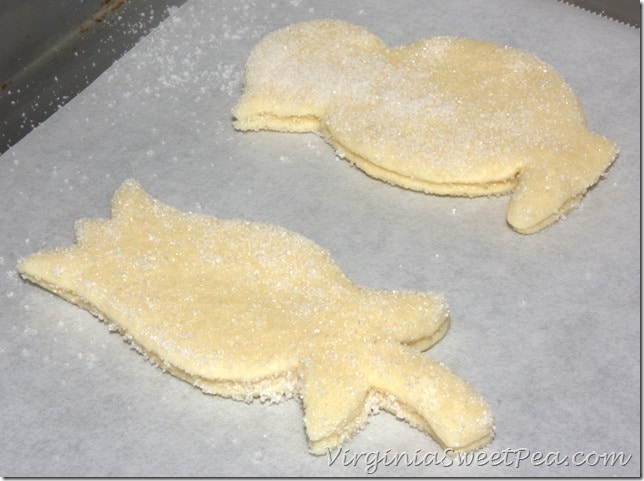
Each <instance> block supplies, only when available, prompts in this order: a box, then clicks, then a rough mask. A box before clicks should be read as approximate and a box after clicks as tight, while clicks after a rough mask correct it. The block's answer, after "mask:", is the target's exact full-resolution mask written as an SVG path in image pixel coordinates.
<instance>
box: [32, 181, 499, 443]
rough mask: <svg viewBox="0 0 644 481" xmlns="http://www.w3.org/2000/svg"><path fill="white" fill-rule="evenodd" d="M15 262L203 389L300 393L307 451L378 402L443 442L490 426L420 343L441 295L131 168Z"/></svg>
mask: <svg viewBox="0 0 644 481" xmlns="http://www.w3.org/2000/svg"><path fill="white" fill-rule="evenodd" d="M19 270H20V272H21V273H22V275H23V276H24V277H26V278H27V279H29V280H31V281H33V282H35V283H38V284H40V285H41V286H43V287H45V288H47V289H49V290H51V291H52V292H54V293H56V294H58V295H60V296H61V297H63V298H65V299H67V300H69V301H71V302H73V303H75V304H77V305H79V306H81V307H83V308H85V309H87V310H88V311H90V312H91V313H93V314H94V315H96V316H97V317H99V318H100V319H102V320H104V321H105V322H106V323H108V325H109V326H110V329H114V330H117V331H118V332H120V333H121V334H123V335H124V336H125V338H126V340H128V341H129V342H130V343H131V344H132V345H133V346H134V347H135V348H136V349H137V350H138V351H140V352H141V353H143V354H144V355H146V357H148V358H149V359H150V360H151V361H152V362H153V363H155V364H156V365H158V366H159V367H161V368H162V369H164V370H165V371H167V372H169V373H171V374H173V375H175V376H177V377H179V378H181V379H184V380H186V381H188V382H190V383H192V384H193V385H195V386H197V387H199V388H201V389H203V390H204V391H205V392H208V393H213V394H219V395H223V396H228V397H232V398H234V399H238V400H243V401H251V400H252V399H254V398H259V399H262V400H266V401H272V402H277V401H280V400H282V399H285V398H288V397H291V396H294V395H297V396H300V397H301V398H302V401H303V405H304V410H305V416H306V431H307V435H308V437H309V442H310V448H311V451H312V452H314V453H316V454H324V453H325V452H326V449H327V448H330V449H333V448H334V447H335V446H337V445H338V444H339V443H342V442H344V441H345V440H347V439H349V438H350V437H351V436H353V434H355V432H356V430H357V429H359V428H361V427H362V426H364V424H365V423H366V422H367V417H368V415H369V413H370V412H372V411H373V409H374V407H375V406H377V407H381V408H383V409H385V410H389V411H391V412H393V413H394V414H396V415H397V416H400V417H402V418H404V419H405V420H407V421H409V422H410V423H411V424H412V425H414V426H416V427H418V428H420V429H422V430H424V431H426V432H427V433H429V434H431V435H432V436H434V437H435V439H436V440H437V441H438V442H439V443H441V444H442V445H444V446H446V447H450V448H453V449H461V450H469V449H476V448H479V447H481V446H482V445H484V444H486V443H487V442H488V441H489V440H490V439H491V437H492V428H493V427H492V417H491V414H490V411H489V407H488V406H487V404H486V403H485V401H483V399H482V398H481V397H480V396H479V394H477V393H476V391H474V389H473V388H472V387H471V386H470V385H469V384H467V383H466V382H465V381H464V380H463V379H461V378H460V377H458V376H457V375H456V374H454V373H453V372H452V371H450V370H449V369H447V368H446V367H445V366H443V365H442V363H437V362H435V361H432V360H431V359H429V358H427V357H424V356H422V355H421V354H420V352H419V351H420V350H424V349H427V348H428V347H430V346H431V345H433V344H434V343H436V342H437V341H438V340H440V338H442V336H443V335H444V334H445V332H446V330H447V326H448V324H449V321H448V309H447V304H446V302H445V299H444V298H443V296H442V295H440V294H436V293H423V292H405V291H391V292H389V291H378V290H371V289H365V288H362V287H359V286H357V285H355V284H353V283H352V282H351V281H350V280H349V279H347V278H346V276H345V275H344V274H343V273H342V271H341V270H340V269H339V268H338V267H337V265H336V264H335V263H334V262H333V260H332V259H331V257H330V255H329V253H328V252H326V251H324V250H323V249H321V248H320V247H319V246H317V245H316V244H314V243H313V242H312V241H310V240H308V239H306V238H304V237H302V236H300V235H297V234H295V233H293V232H291V231H287V230H284V229H281V228H278V227H276V226H272V225H267V224H259V223H251V222H247V221H242V220H220V219H215V218H209V217H204V216H200V215H197V214H188V213H184V212H180V211H177V210H175V209H173V208H171V207H169V206H166V205H164V204H161V203H160V202H158V201H156V200H155V199H153V198H151V197H150V196H148V195H147V194H146V193H145V192H144V191H143V190H142V189H141V187H140V186H139V185H138V184H136V183H135V182H133V181H129V182H126V183H125V184H124V185H123V186H122V187H121V188H120V189H119V191H118V192H117V194H116V195H115V198H114V200H113V203H112V218H111V219H109V220H99V219H84V220H81V221H79V222H77V225H76V244H75V245H74V246H72V247H70V248H67V249H60V250H56V251H49V252H40V253H36V254H34V255H32V256H30V257H28V258H27V259H25V260H23V261H22V262H21V263H20V266H19Z"/></svg>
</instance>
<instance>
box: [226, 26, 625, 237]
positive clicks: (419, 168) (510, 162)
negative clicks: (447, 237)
mask: <svg viewBox="0 0 644 481" xmlns="http://www.w3.org/2000/svg"><path fill="white" fill-rule="evenodd" d="M233 115H234V117H235V122H234V125H235V128H237V129H239V130H260V129H267V130H277V131H284V132H318V133H319V134H321V135H322V136H323V137H324V138H325V139H326V140H327V141H328V142H329V143H330V144H331V145H332V146H333V147H334V148H335V149H336V151H337V152H338V154H339V155H340V156H342V157H345V158H347V159H348V160H349V161H351V162H352V163H354V164H355V165H356V166H357V167H359V168H360V169H362V170H363V171H364V172H366V173H367V174H369V175H371V176H373V177H375V178H378V179H381V180H384V181H387V182H390V183H392V184H396V185H399V186H402V187H405V188H409V189H413V190H418V191H423V192H426V193H432V194H439V195H457V196H480V195H490V194H503V193H507V192H510V191H513V193H512V197H511V199H510V202H509V205H508V211H507V221H508V223H509V224H510V225H511V226H512V227H513V228H514V229H515V230H516V231H518V232H521V233H525V234H528V233H533V232H537V231H539V230H541V229H543V228H544V227H546V226H548V225H550V224H552V223H553V222H555V221H556V220H557V219H559V218H560V217H561V216H563V215H564V214H565V213H566V212H567V211H569V210H570V209H572V208H573V207H575V206H576V205H577V204H578V202H579V200H580V199H581V197H582V196H583V194H584V193H585V192H586V190H587V189H588V188H589V187H590V186H592V185H593V184H595V183H596V182H597V181H598V180H599V178H600V176H601V175H602V174H603V172H604V171H605V170H606V169H607V168H608V166H609V165H610V164H611V162H612V161H613V160H614V158H615V157H616V155H617V148H616V146H615V145H614V144H613V143H612V142H611V141H610V140H608V139H606V138H604V137H601V136H598V135H595V134H593V133H591V132H590V131H588V129H587V128H586V124H585V120H584V115H583V112H582V109H581V106H580V105H579V102H578V101H577V98H576V96H575V95H574V93H573V91H572V90H571V88H570V87H569V86H568V85H567V84H566V82H565V81H564V80H563V79H562V78H561V76H559V75H558V74H557V73H556V72H555V71H554V70H553V69H552V68H551V67H550V66H548V65H546V64H545V63H543V62H542V61H541V60H539V59H537V58H536V57H534V56H532V55H530V54H528V53H526V52H523V51H520V50H517V49H513V48H509V47H503V46H499V45H495V44H492V43H488V42H482V41H476V40H468V39H462V38H453V37H436V38H432V39H429V40H421V41H418V42H416V43H413V44H411V45H406V46H403V47H398V48H388V47H386V46H385V45H384V44H383V43H382V42H381V41H380V40H379V39H378V38H377V37H375V36H374V35H372V34H371V33H369V32H368V31H366V30H364V29H363V28H361V27H358V26H355V25H351V24H348V23H345V22H341V21H331V20H318V21H313V22H306V23H300V24H295V25H292V26H288V27H285V28H283V29H281V30H278V31H276V32H273V33H271V34H269V35H268V36H267V37H266V38H265V39H263V40H262V41H261V42H260V43H259V44H258V45H257V46H256V47H255V48H254V50H253V51H252V53H251V54H250V57H249V59H248V62H247V64H246V70H245V76H244V91H243V95H242V97H241V99H240V100H239V102H238V104H237V105H236V106H235V108H234V110H233Z"/></svg>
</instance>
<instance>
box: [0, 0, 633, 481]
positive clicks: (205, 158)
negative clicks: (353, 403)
mask: <svg viewBox="0 0 644 481" xmlns="http://www.w3.org/2000/svg"><path fill="white" fill-rule="evenodd" d="M317 18H336V19H342V20H347V21H350V22H354V23H357V24H359V25H362V26H364V27H366V28H368V29H369V30H371V31H372V32H374V33H375V34H376V35H378V36H380V37H381V38H382V39H383V40H384V41H385V42H386V43H388V44H390V45H400V44H405V43H409V42H412V41H415V40H418V39H421V38H429V37H432V36H437V35H453V36H465V37H472V38H477V39H482V40H490V41H493V42H497V43H500V44H507V45H511V46H513V47H518V48H522V49H525V50H528V51H530V52H531V53H533V54H535V55H537V56H539V57H540V58H542V59H543V60H545V61H546V62H548V63H550V64H551V65H553V66H554V67H555V68H556V69H557V70H558V71H559V72H560V73H561V74H562V75H563V76H564V77H565V78H566V79H567V80H568V82H569V83H570V84H571V85H572V87H573V89H574V90H575V92H576V93H577V94H578V96H579V98H580V100H581V102H582V104H583V106H584V109H585V112H586V115H587V119H588V124H589V127H590V128H591V129H592V130H594V131H596V132H598V133H600V134H602V135H605V136H607V137H609V138H611V139H613V140H614V141H615V142H616V143H617V144H618V145H619V147H620V150H621V152H620V155H619V158H618V159H617V161H616V162H615V164H614V165H613V166H612V167H611V169H610V170H609V171H608V172H607V174H606V176H605V178H604V179H603V180H601V182H600V183H599V184H598V185H597V186H596V187H595V188H593V189H592V190H591V191H590V192H589V193H588V195H587V196H586V198H585V199H584V201H583V203H582V206H581V208H579V209H578V210H576V211H574V212H572V213H571V214H570V215H569V216H568V218H567V219H565V220H564V221H560V222H558V223H557V224H555V225H554V226H552V227H550V228H548V229H547V230H545V231H543V232H540V233H538V234H535V235H532V236H522V235H519V234H516V233H515V232H513V231H512V230H511V229H510V228H508V227H507V226H506V224H505V208H506V204H507V200H508V197H507V196H506V197H494V198H481V199H457V198H447V197H436V196H428V195H423V194H419V193H414V192H410V191H406V190H403V189H400V188H396V187H392V186H390V185H387V184H385V183H382V182H379V181H376V180H373V179H371V178H369V177H367V176H366V175H364V174H363V173H362V172H360V171H359V170H357V169H355V168H353V167H351V166H350V165H349V164H348V163H347V162H345V161H342V160H338V159H336V157H335V155H334V153H333V151H332V149H331V148H330V147H329V146H328V145H327V144H325V143H324V141H322V140H321V139H320V138H319V137H317V136H315V135H312V134H300V135H296V134H291V135H289V134H277V133H268V132H260V133H239V132H235V131H234V130H233V128H232V124H231V115H230V110H231V108H232V107H233V105H234V104H235V102H236V100H237V98H238V96H239V94H240V90H241V76H242V72H243V67H244V64H245V61H246V59H247V56H248V54H249V52H250V50H251V49H252V47H253V46H254V45H255V44H256V43H257V42H258V41H259V40H260V39H261V38H262V37H263V36H264V35H265V34H267V33H269V32H270V31H272V30H275V29H277V28H279V27H282V26H285V25H287V24H290V23H293V22H297V21H303V20H310V19H317ZM639 39H640V35H639V31H638V30H636V29H634V28H632V27H628V26H625V25H622V24H620V23H617V22H614V21H611V20H608V19H605V18H602V17H599V16H596V15H593V14H591V13H588V12H585V11H582V10H580V9H578V8H575V7H572V6H570V5H566V4H563V3H559V2H556V1H546V0H542V1H516V0H487V1H450V2H444V1H427V0H422V1H411V0H402V1H397V2H392V1H389V0H386V1H362V0H354V1H351V2H346V1H339V0H329V1H313V0H310V1H309V0H291V1H279V0H273V1H261V2H260V1H256V2H255V1H240V0H226V1H217V2H205V1H190V2H189V3H187V4H186V5H184V6H182V7H181V8H179V9H178V10H176V11H175V12H173V14H172V15H171V16H170V17H169V18H168V19H167V20H166V21H165V22H164V23H163V24H161V26H160V27H159V28H157V29H156V30H155V31H153V32H152V33H151V34H150V35H148V36H147V37H145V38H144V39H143V40H142V41H141V42H140V43H139V44H138V45H137V46H136V47H135V48H134V49H133V50H131V51H130V52H129V53H128V54H126V55H125V57H123V58H122V59H121V60H120V61H118V62H117V63H116V64H115V65H114V66H113V67H112V68H110V69H109V70H108V71H106V72H105V73H104V74H103V75H102V76H101V77H100V78H99V79H98V80H97V81H95V82H94V83H93V84H92V85H91V86H90V87H89V88H87V89H86V90H85V91H84V92H82V93H81V94H80V95H79V96H78V97H76V98H75V99H74V100H73V101H71V102H70V103H69V104H67V105H66V106H65V107H64V108H62V109H61V110H59V111H58V112H57V113H56V114H55V115H54V116H53V117H51V118H50V119H49V120H48V121H46V122H45V123H44V124H43V125H41V126H40V127H38V128H37V129H36V130H35V131H33V132H32V133H31V134H30V135H28V136H27V137H26V138H25V139H24V140H23V141H21V142H20V143H19V144H18V145H16V146H14V147H13V148H12V149H11V150H9V151H8V152H7V153H6V154H4V155H3V156H2V157H0V169H1V170H0V172H1V174H0V192H1V193H0V203H1V204H0V206H1V209H0V211H1V212H2V220H3V221H2V224H1V227H0V229H1V230H2V239H3V243H2V248H1V251H0V265H1V267H2V274H1V275H0V299H1V302H2V306H3V308H2V310H1V311H0V401H1V403H2V404H1V406H2V407H1V408H0V425H1V429H0V438H1V441H0V475H3V476H233V475H244V476H263V475H273V476H276V475H298V476H327V475H330V476H364V475H366V474H375V475H386V476H403V475H405V476H475V475H476V476H478V475H483V476H491V475H497V476H524V475H533V476H553V475H565V476H583V475H590V476H599V475H601V476H609V475H610V476H612V475H616V476H623V475H628V476H638V475H639V474H640V455H639V453H640V436H639V434H640V433H639V428H640V396H639V395H640V357H639V353H640V290H639V281H640V195H639V194H640V91H639V88H640V80H639V72H640V57H639ZM127 178H135V179H137V180H138V181H139V182H141V183H142V185H143V187H144V188H145V189H146V190H147V191H148V192H150V193H151V194H152V195H153V196H155V197H157V198H159V199H160V200H162V201H163V202H166V203H169V204H172V205H174V206H176V207H178V208H180V209H183V210H189V211H194V212H200V213H204V214H208V215H213V216H217V217H222V218H244V219H248V220H257V221H263V222H270V223H273V224H277V225H280V226H283V227H286V228H289V229H292V230H294V231H297V232H299V233H301V234H303V235H305V236H307V237H309V238H311V239H313V240H314V241H315V242H317V243H318V244H320V245H321V246H323V247H324V248H326V249H328V250H329V251H330V252H331V253H332V255H333V257H334V258H335V260H336V261H337V262H338V264H339V265H340V266H341V267H342V269H343V270H344V271H345V272H346V273H347V275H348V276H349V277H350V278H351V279H353V280H354V281H355V282H357V283H359V284H362V285H365V286H369V287H377V288H386V289H416V290H434V291H439V292H443V293H444V294H445V296H446V298H447V300H448V302H449V303H450V306H451V316H452V327H451V329H450V332H449V333H448V334H447V336H446V337H445V338H444V339H443V340H442V341H441V342H440V343H439V344H438V345H437V346H435V347H434V348H433V349H431V350H430V352H428V355H430V356H432V357H433V358H435V359H438V360H440V361H444V362H445V363H446V364H447V365H448V366H450V367H452V368H453V369H455V370H456V371H457V372H458V373H460V374H461V375H462V376H463V377H465V378H466V379H468V380H469V381H470V382H471V383H472V384H473V385H474V386H475V387H476V388H477V389H478V390H479V391H480V392H481V393H482V394H483V395H484V396H485V397H486V399H487V400H488V401H489V402H490V403H491V405H492V407H493V410H494V415H495V422H496V438H495V440H494V442H493V443H492V444H490V445H489V446H488V447H487V448H485V449H484V450H483V451H482V454H481V455H479V456H478V457H477V458H471V457H470V458H468V459H465V460H458V459H453V458H446V457H444V453H443V452H442V450H441V449H440V448H439V447H438V445H437V444H436V443H435V442H434V441H433V440H432V439H431V438H429V437H428V436H426V435H424V434H422V433H420V432H419V431H416V430H414V429H413V428H411V427H409V426H408V425H407V424H405V423H404V422H401V421H399V420H396V419H395V418H394V417H393V416H391V415H388V414H385V413H382V414H379V415H377V416H374V417H373V418H372V419H371V422H370V423H369V425H368V426H367V427H366V429H364V430H363V431H362V432H360V433H359V434H358V435H357V436H356V437H355V438H353V439H352V440H351V441H350V442H349V443H347V444H346V445H345V446H344V447H343V449H342V450H341V451H335V452H332V453H329V455H328V456H322V457H315V456H312V455H310V454H309V453H308V450H307V445H306V439H305V435H304V429H303V422H302V410H301V406H300V404H299V402H298V401H296V400H291V401H288V402H285V403H283V404H276V405H268V404H261V403H259V402H256V403H254V404H245V403H240V402H235V401H232V400H228V399H222V398H218V397H215V396H208V395H205V394H203V393H201V391H199V390H198V389H195V388H193V387H192V386H190V385H188V384H186V383H184V382H181V381H179V380H177V379H175V378H173V377H171V376H170V375H168V374H165V373H163V372H162V371H161V370H159V369H156V368H153V367H151V366H150V365H149V363H148V362H147V361H145V360H144V358H143V357H142V356H140V355H139V354H137V353H136V352H135V351H133V350H131V349H129V348H128V346H127V344H125V343H124V342H123V341H122V340H121V338H120V337H119V336H118V335H116V334H113V333H110V332H109V331H108V328H107V326H106V325H105V324H102V323H100V322H98V321H97V320H96V319H95V318H94V317H92V316H91V315H90V314H88V313H87V312H85V311H83V310H81V309H79V308H77V307H75V306H73V305H71V304H68V303H66V302H65V301H63V300H61V299H59V298H57V297H55V296H53V295H51V294H49V293H47V292H45V291H43V290H42V289H39V288H36V287H35V286H33V285H30V284H27V283H24V282H22V281H21V280H20V279H19V277H18V276H17V274H16V263H17V260H18V259H19V258H20V257H22V256H26V255H28V254H30V253H32V252H34V251H36V250H40V249H43V248H48V249H49V248H55V247H59V246H60V247H62V246H67V245H69V244H71V243H72V242H73V224H74V221H75V220H76V219H78V218H81V217H105V216H107V215H108V213H109V202H110V199H111V197H112V195H113V193H114V191H115V190H116V188H117V187H118V186H119V185H120V184H121V183H122V182H123V180H125V179H127ZM620 453H621V454H620Z"/></svg>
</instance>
